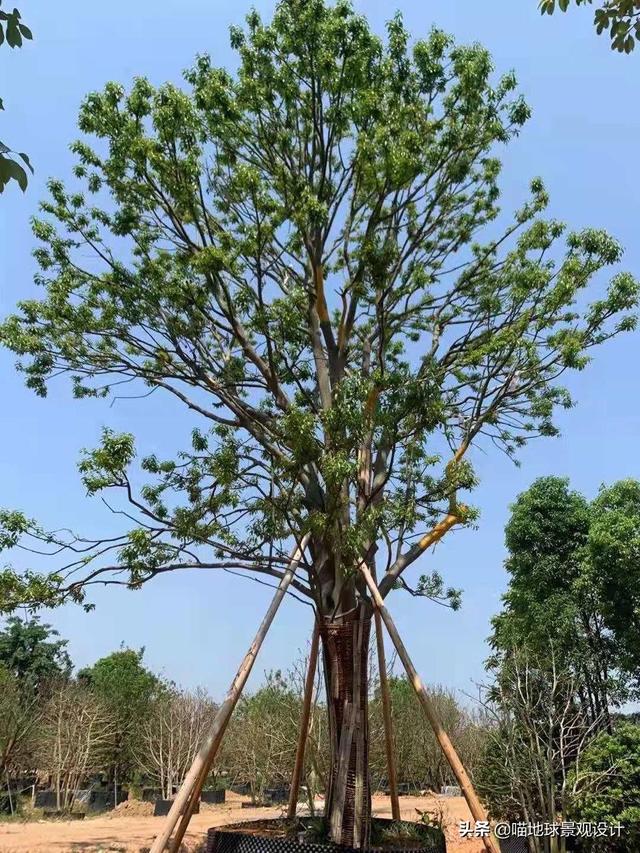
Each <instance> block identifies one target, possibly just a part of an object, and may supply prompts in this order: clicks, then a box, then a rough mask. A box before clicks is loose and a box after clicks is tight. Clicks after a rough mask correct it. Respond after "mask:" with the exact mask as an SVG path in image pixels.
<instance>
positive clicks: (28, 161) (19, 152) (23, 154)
mask: <svg viewBox="0 0 640 853" xmlns="http://www.w3.org/2000/svg"><path fill="white" fill-rule="evenodd" d="M18 157H20V158H21V159H22V160H24V162H25V163H26V164H27V166H28V167H29V170H30V171H31V174H32V175H33V166H32V165H31V161H30V160H29V158H28V157H27V155H26V154H25V153H24V152H23V151H18Z"/></svg>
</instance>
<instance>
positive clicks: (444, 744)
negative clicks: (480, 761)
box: [360, 563, 500, 853]
mask: <svg viewBox="0 0 640 853" xmlns="http://www.w3.org/2000/svg"><path fill="white" fill-rule="evenodd" d="M360 571H361V573H362V576H363V577H364V580H365V583H366V584H367V587H368V589H369V592H370V593H371V597H372V599H373V602H374V604H375V607H376V610H377V611H378V612H379V613H380V616H381V617H382V620H383V622H384V624H385V626H386V629H387V631H388V632H389V636H390V637H391V639H392V641H393V644H394V646H395V647H396V650H397V652H398V656H399V658H400V660H401V661H402V663H403V665H404V668H405V670H406V672H407V675H408V676H409V680H410V681H411V684H412V685H413V688H414V690H415V691H416V693H417V694H418V699H419V700H420V704H421V705H422V709H423V711H424V712H425V715H426V717H427V719H428V720H429V723H430V724H431V728H432V729H433V732H434V734H435V736H436V738H437V740H438V743H439V744H440V747H441V749H442V751H443V753H444V755H445V758H446V759H447V761H448V762H449V766H450V767H451V770H452V771H453V775H454V776H455V777H456V779H457V781H458V784H459V785H460V789H461V791H462V793H463V795H464V798H465V800H466V801H467V805H468V806H469V811H470V812H471V815H472V816H473V819H474V820H475V821H476V822H478V821H486V820H488V818H487V813H486V811H485V809H484V806H483V805H482V803H481V802H480V800H479V798H478V795H477V794H476V792H475V789H474V787H473V783H472V782H471V779H470V778H469V774H468V773H467V771H466V770H465V768H464V765H463V764H462V762H461V761H460V757H459V756H458V753H457V752H456V751H455V748H454V746H453V744H452V743H451V741H450V739H449V736H448V734H447V733H446V732H445V730H444V729H443V727H442V723H441V722H440V720H439V719H438V715H437V714H436V711H435V709H434V707H433V705H432V704H431V699H430V698H429V694H428V693H427V690H426V688H425V686H424V684H423V683H422V680H421V679H420V676H419V675H418V672H417V670H416V668H415V667H414V665H413V662H412V660H411V658H410V657H409V653H408V652H407V649H406V648H405V645H404V643H403V642H402V639H401V637H400V634H399V633H398V629H397V628H396V626H395V623H394V621H393V619H392V618H391V614H390V613H389V611H388V610H387V608H386V607H385V606H384V601H383V599H382V596H381V595H380V591H379V590H378V586H377V584H376V582H375V580H374V579H373V576H372V574H371V572H370V571H369V569H368V567H367V566H366V565H365V564H364V563H361V564H360ZM482 840H483V842H484V846H485V848H486V849H487V850H488V851H489V853H500V850H499V848H498V844H497V842H496V840H495V839H494V838H493V837H492V836H489V837H483V839H482Z"/></svg>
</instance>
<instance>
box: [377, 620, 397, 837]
mask: <svg viewBox="0 0 640 853" xmlns="http://www.w3.org/2000/svg"><path fill="white" fill-rule="evenodd" d="M373 618H374V622H375V626H376V645H377V647H378V672H379V675H380V696H381V698H382V716H383V719H384V746H385V752H386V754H387V779H388V781H389V795H390V796H391V817H392V818H393V819H394V820H400V801H399V799H398V777H397V775H396V761H395V757H394V754H393V722H392V719H391V694H390V693H389V679H388V678H387V661H386V657H385V653H384V637H383V634H382V619H381V617H380V611H379V610H378V608H377V607H376V609H375V610H374V613H373Z"/></svg>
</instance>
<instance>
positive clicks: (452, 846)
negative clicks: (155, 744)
mask: <svg viewBox="0 0 640 853" xmlns="http://www.w3.org/2000/svg"><path fill="white" fill-rule="evenodd" d="M243 799H244V798H242V797H239V796H237V795H234V794H228V802H227V803H225V804H224V805H220V806H202V811H201V812H200V814H198V815H194V817H193V818H192V820H191V825H190V827H189V831H188V833H187V835H186V837H185V844H184V850H185V851H189V853H196V851H200V850H201V849H202V850H204V843H203V842H204V840H205V838H206V833H207V830H208V829H209V827H211V826H222V825H223V824H226V823H234V822H236V821H239V820H256V819H259V818H265V817H269V816H273V817H278V816H280V815H281V814H282V811H283V810H282V809H281V808H242V807H241V801H242V800H243ZM400 806H401V809H402V817H403V818H405V819H407V820H415V819H416V818H417V817H418V815H417V813H416V809H419V810H420V811H421V812H422V811H427V812H430V813H431V814H442V816H443V819H444V823H445V826H446V833H447V853H482V851H483V849H484V848H483V845H482V842H481V841H480V840H479V839H470V840H469V839H467V840H461V839H460V835H459V830H458V825H459V824H458V822H459V821H461V820H469V819H470V817H471V816H470V814H469V810H468V808H467V805H466V803H465V801H464V799H463V798H462V797H436V796H426V797H401V798H400ZM373 810H374V814H376V815H380V816H382V817H386V816H390V815H391V805H390V801H389V798H388V797H385V796H382V795H376V796H375V797H374V798H373ZM137 811H138V809H137V808H136V807H135V806H134V807H133V808H125V809H122V810H121V811H119V812H117V813H116V812H113V813H111V814H109V815H104V816H101V817H94V818H86V819H85V820H83V821H59V822H58V821H55V822H54V821H42V820H41V821H31V822H29V823H0V853H146V851H148V849H149V847H150V845H151V842H152V841H153V838H154V836H155V835H156V833H157V832H158V829H159V827H160V826H161V823H162V820H163V818H161V817H148V816H144V815H143V816H140V815H139V814H136V812H137Z"/></svg>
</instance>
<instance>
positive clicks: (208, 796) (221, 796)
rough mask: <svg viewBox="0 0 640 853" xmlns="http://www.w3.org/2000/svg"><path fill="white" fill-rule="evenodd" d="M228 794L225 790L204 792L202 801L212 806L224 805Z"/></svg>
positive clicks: (201, 795)
mask: <svg viewBox="0 0 640 853" xmlns="http://www.w3.org/2000/svg"><path fill="white" fill-rule="evenodd" d="M226 793H227V792H226V791H225V789H224V788H220V789H216V790H215V791H203V792H202V794H200V801H201V802H202V803H210V804H219V803H224V801H225V796H226Z"/></svg>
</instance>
